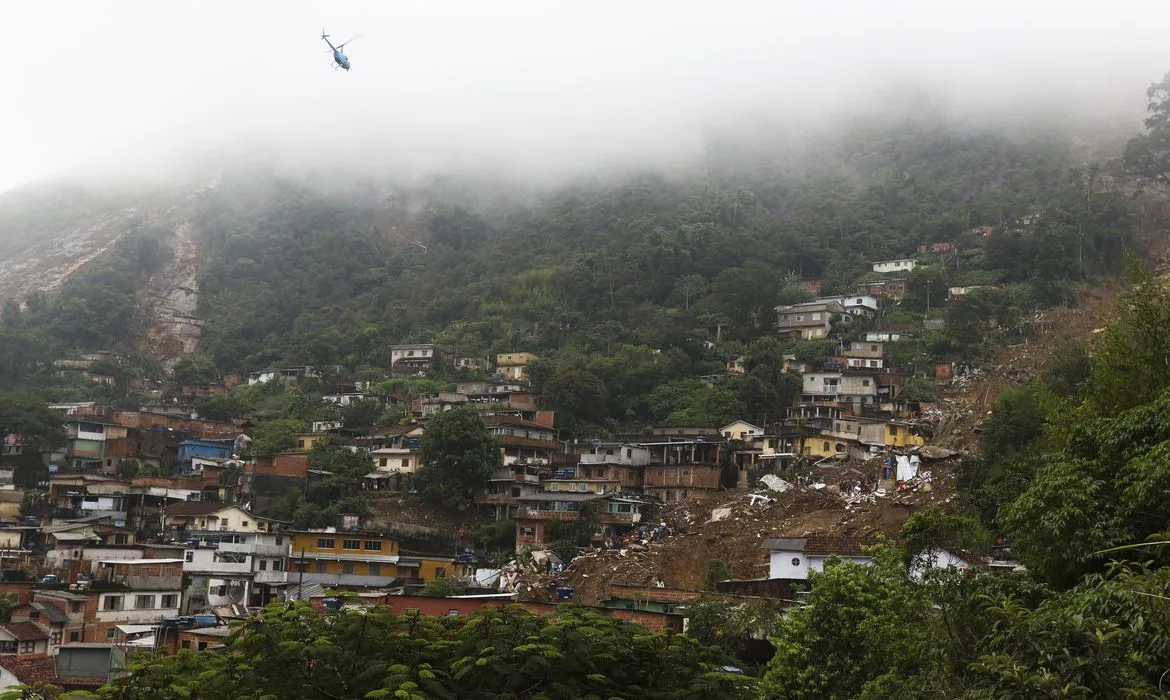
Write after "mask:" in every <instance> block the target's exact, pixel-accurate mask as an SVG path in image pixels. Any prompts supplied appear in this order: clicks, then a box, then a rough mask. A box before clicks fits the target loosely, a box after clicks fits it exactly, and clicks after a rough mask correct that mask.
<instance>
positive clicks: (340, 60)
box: [333, 49, 349, 70]
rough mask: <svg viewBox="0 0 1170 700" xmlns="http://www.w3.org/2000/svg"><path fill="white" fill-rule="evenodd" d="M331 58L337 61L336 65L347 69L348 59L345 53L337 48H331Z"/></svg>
mask: <svg viewBox="0 0 1170 700" xmlns="http://www.w3.org/2000/svg"><path fill="white" fill-rule="evenodd" d="M333 60H334V61H337V65H339V66H341V67H342V68H344V69H345V70H349V59H348V58H347V57H346V55H345V54H343V53H341V52H340V51H338V50H337V49H333Z"/></svg>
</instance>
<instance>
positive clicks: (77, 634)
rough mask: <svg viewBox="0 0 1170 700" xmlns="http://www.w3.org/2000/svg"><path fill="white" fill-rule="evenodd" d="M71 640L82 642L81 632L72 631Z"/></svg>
mask: <svg viewBox="0 0 1170 700" xmlns="http://www.w3.org/2000/svg"><path fill="white" fill-rule="evenodd" d="M69 641H71V642H80V641H81V632H70V633H69Z"/></svg>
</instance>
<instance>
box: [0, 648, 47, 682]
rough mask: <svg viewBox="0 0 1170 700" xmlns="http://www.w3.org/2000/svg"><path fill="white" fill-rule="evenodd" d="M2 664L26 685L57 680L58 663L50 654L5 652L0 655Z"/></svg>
mask: <svg viewBox="0 0 1170 700" xmlns="http://www.w3.org/2000/svg"><path fill="white" fill-rule="evenodd" d="M0 666H3V667H4V669H5V670H7V671H8V672H9V673H11V674H12V675H14V676H16V680H18V681H20V682H21V683H24V684H25V685H34V684H36V683H53V682H55V681H56V680H57V664H56V662H54V661H53V657H51V656H49V655H48V654H25V655H24V656H14V655H11V654H5V655H4V656H0Z"/></svg>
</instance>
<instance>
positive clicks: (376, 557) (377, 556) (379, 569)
mask: <svg viewBox="0 0 1170 700" xmlns="http://www.w3.org/2000/svg"><path fill="white" fill-rule="evenodd" d="M398 547H399V545H398V540H397V539H395V538H393V537H390V536H388V535H384V534H382V533H376V532H364V531H349V530H342V531H338V530H337V528H325V529H323V530H302V531H298V532H295V533H293V534H292V549H291V552H290V554H289V567H288V569H289V571H290V572H292V573H291V574H290V576H289V581H290V582H293V583H294V584H295V583H297V582H300V581H302V580H303V581H305V582H308V581H314V582H317V583H319V584H321V585H323V586H327V587H328V588H333V589H335V590H361V589H364V588H383V587H386V586H390V585H391V584H393V583H395V579H397V578H400V577H404V578H415V577H417V572H416V570H415V569H413V568H411V567H406V568H410V569H411V570H410V572H408V573H409V576H402V574H400V572H399V567H398V564H399V552H398Z"/></svg>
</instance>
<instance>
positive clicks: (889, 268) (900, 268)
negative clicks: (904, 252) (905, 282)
mask: <svg viewBox="0 0 1170 700" xmlns="http://www.w3.org/2000/svg"><path fill="white" fill-rule="evenodd" d="M916 264H917V263H916V262H914V261H913V260H910V259H908V258H904V259H902V260H881V261H879V262H875V263H874V264H873V271H874V272H909V271H910V270H913V269H914V266H915V265H916Z"/></svg>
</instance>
